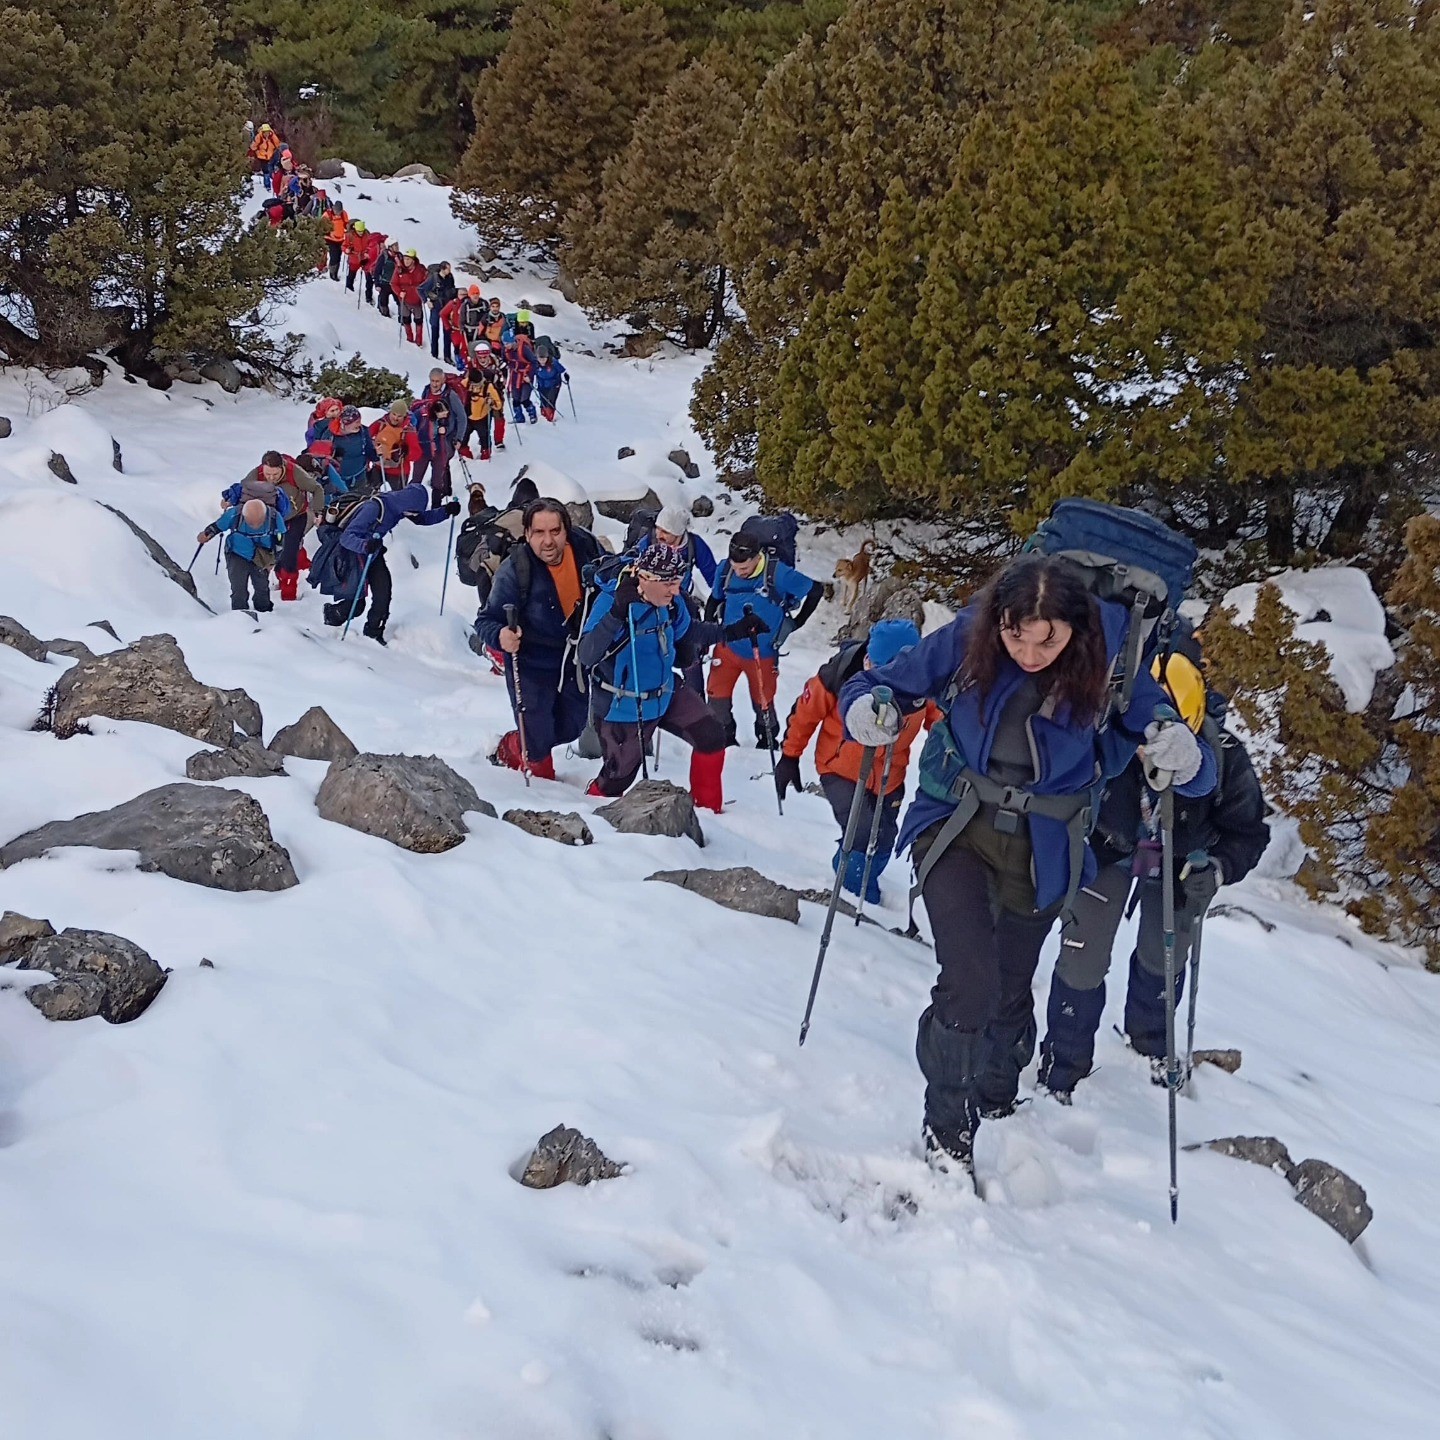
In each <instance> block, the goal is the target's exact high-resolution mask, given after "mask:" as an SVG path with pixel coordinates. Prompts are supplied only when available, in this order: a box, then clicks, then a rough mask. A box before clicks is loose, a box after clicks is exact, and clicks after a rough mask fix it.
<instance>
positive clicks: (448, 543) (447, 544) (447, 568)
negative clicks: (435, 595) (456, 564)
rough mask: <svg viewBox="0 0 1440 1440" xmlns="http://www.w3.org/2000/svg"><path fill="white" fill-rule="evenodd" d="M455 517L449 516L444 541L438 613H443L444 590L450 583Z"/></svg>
mask: <svg viewBox="0 0 1440 1440" xmlns="http://www.w3.org/2000/svg"><path fill="white" fill-rule="evenodd" d="M455 519H456V517H455V516H454V515H452V516H451V517H450V536H449V538H448V539H447V540H446V541H445V577H444V579H442V580H441V581H440V613H441V614H442V615H443V614H444V613H445V591H446V588H447V587H448V586H449V584H450V552H451V551H452V550H453V549H454V548H455Z"/></svg>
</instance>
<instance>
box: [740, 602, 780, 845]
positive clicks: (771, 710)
mask: <svg viewBox="0 0 1440 1440" xmlns="http://www.w3.org/2000/svg"><path fill="white" fill-rule="evenodd" d="M744 613H745V614H746V615H753V614H754V613H755V611H754V609H753V607H751V606H749V605H747V606H746V607H745V612H744ZM750 643H751V645H753V646H755V650H756V656H755V659H756V662H757V664H756V673H757V674H760V673H762V672H761V671H760V668H759V664H758V662H759V659H760V656H759V648H760V647H759V646H758V645H756V644H755V641H754V640H752V641H751V642H750ZM779 690H780V657H779V656H778V655H777V656H776V657H775V693H776V694H778V693H779ZM760 700H761V703H762V704H763V705H764V707H765V708H764V711H763V712H762V713H763V715H764V719H765V748H766V749H767V750H768V751H769V752H770V779H771V782H772V783H773V782H774V779H775V759H776V757H775V695H773V694H772V695H771V697H770V698H769V699H768V700H767V699H766V698H765V686H764V685H763V683H762V685H761V686H760ZM775 804H776V806H777V807H778V809H779V811H780V818H781V819H782V820H783V819H784V818H785V797H784V796H783V795H781V793H780V791H779V790H778V789H777V790H776V791H775Z"/></svg>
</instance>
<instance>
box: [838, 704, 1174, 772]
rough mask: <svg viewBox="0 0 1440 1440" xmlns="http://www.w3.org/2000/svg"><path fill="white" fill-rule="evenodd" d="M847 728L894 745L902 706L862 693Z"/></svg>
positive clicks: (857, 736)
mask: <svg viewBox="0 0 1440 1440" xmlns="http://www.w3.org/2000/svg"><path fill="white" fill-rule="evenodd" d="M845 728H846V730H848V731H849V732H850V738H851V739H852V740H858V741H859V742H860V744H862V745H876V746H879V745H893V744H894V743H895V738H896V736H898V735H899V734H900V708H899V706H897V705H886V704H885V703H883V702H881V703H880V704H878V705H877V704H876V702H875V696H874V695H873V694H872V695H862V696H861V697H860V698H859V699H858V700H857V701H856V702H855V703H854V704H853V705H852V706H851V707H850V708H849V709H848V710H847V711H846V712H845ZM1197 763H1198V762H1197Z"/></svg>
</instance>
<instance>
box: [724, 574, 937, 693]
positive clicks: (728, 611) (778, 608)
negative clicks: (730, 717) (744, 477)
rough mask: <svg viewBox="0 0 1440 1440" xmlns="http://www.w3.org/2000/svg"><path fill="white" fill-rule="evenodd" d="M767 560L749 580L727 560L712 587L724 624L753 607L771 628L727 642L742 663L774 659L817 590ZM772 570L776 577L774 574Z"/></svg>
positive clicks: (809, 581)
mask: <svg viewBox="0 0 1440 1440" xmlns="http://www.w3.org/2000/svg"><path fill="white" fill-rule="evenodd" d="M764 560H765V563H764V564H763V565H762V566H761V567H760V569H759V570H757V571H756V572H755V574H754V575H752V576H751V577H750V578H749V579H748V580H745V579H742V578H741V577H740V576H739V575H737V574H735V572H734V570H733V569H731V566H730V562H729V561H728V560H725V561H723V562H722V563H721V565H720V567H719V568H718V569H717V570H716V572H715V579H714V582H713V584H712V585H711V587H710V590H711V595H712V597H713V598H714V599H717V600H719V601H720V602H721V616H722V621H723V623H724V624H726V625H733V624H735V622H736V621H737V620H743V619H744V618H745V608H746V606H749V608H750V609H751V610H753V611H754V612H755V614H756V615H757V616H758V617H759V618H760V619H761V620H763V621H764V622H765V623H766V624H767V625H768V626H769V627H770V630H769V633H768V634H766V635H762V636H761V637H760V638H759V639H758V640H756V641H754V642H751V641H749V640H727V641H726V642H725V643H726V645H728V646H729V647H730V649H731V650H733V651H734V652H735V654H736V655H737V656H739V658H740V659H741V660H751V659H754V658H755V657H756V656H759V657H760V658H761V659H762V660H769V659H771V658H773V656H774V654H775V651H776V649H777V648H778V645H779V642H780V638H781V637H780V634H779V632H780V626H781V625H782V624H783V623H784V621H785V620H786V619H788V618H789V615H790V611H791V610H792V609H793V608H794V607H795V606H797V605H799V604H800V603H801V602H802V601H803V600H805V599H806V598H808V596H809V594H810V592H811V590H813V589H814V588H815V582H814V581H813V580H812V579H811V578H810V577H809V576H808V575H802V574H801V573H800V572H799V571H798V570H793V569H791V567H790V566H789V565H786V564H785V563H784V562H783V561H781V560H776V559H774V558H773V557H771V556H769V555H766V556H765V557H764ZM772 567H773V571H774V574H773V576H772V575H771V573H770V572H771V570H772ZM702 573H703V572H702ZM946 679H947V680H948V679H949V676H946Z"/></svg>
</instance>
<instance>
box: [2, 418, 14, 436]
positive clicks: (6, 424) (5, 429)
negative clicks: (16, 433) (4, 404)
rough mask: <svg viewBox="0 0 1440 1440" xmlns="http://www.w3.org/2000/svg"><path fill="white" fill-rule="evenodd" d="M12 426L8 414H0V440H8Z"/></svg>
mask: <svg viewBox="0 0 1440 1440" xmlns="http://www.w3.org/2000/svg"><path fill="white" fill-rule="evenodd" d="M14 428H15V427H14V426H13V425H11V423H10V418H9V416H7V415H0V440H8V439H9V438H10V435H11V433H12V431H13V430H14Z"/></svg>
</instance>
